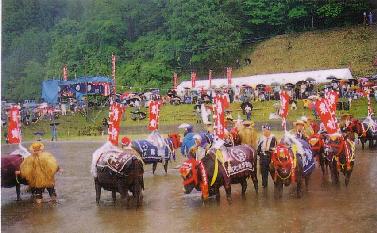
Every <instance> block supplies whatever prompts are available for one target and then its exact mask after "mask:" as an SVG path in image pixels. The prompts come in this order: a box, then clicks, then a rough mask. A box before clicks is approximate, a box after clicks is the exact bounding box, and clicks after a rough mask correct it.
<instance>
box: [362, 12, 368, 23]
mask: <svg viewBox="0 0 377 233" xmlns="http://www.w3.org/2000/svg"><path fill="white" fill-rule="evenodd" d="M367 23H368V19H367V13H366V12H365V11H364V13H363V24H364V26H366V25H367Z"/></svg>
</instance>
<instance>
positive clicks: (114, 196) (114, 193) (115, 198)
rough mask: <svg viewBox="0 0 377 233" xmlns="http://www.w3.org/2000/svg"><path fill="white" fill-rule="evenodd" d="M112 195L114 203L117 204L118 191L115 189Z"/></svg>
mask: <svg viewBox="0 0 377 233" xmlns="http://www.w3.org/2000/svg"><path fill="white" fill-rule="evenodd" d="M111 196H112V198H113V203H114V204H115V202H116V200H117V192H116V191H115V190H113V191H112V192H111Z"/></svg>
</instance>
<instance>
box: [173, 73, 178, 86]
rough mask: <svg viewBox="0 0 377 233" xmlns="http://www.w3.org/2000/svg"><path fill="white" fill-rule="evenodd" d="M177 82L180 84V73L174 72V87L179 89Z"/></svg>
mask: <svg viewBox="0 0 377 233" xmlns="http://www.w3.org/2000/svg"><path fill="white" fill-rule="evenodd" d="M177 84H178V74H177V73H175V72H174V74H173V88H174V89H177Z"/></svg>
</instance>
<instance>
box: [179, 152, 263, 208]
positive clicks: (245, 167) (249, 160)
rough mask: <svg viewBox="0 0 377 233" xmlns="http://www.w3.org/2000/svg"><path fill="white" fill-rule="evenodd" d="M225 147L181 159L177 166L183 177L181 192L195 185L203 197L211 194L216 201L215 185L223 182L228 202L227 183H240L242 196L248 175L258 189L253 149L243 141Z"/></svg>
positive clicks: (218, 196)
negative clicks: (239, 143) (182, 161)
mask: <svg viewBox="0 0 377 233" xmlns="http://www.w3.org/2000/svg"><path fill="white" fill-rule="evenodd" d="M225 150H226V151H223V152H222V153H221V152H220V150H218V149H214V148H212V149H210V150H209V151H208V152H207V154H206V155H205V157H204V158H202V159H201V160H199V161H198V160H195V159H194V158H190V159H189V160H187V161H186V162H184V164H183V165H182V166H181V168H180V174H181V176H182V178H183V185H184V189H185V193H190V192H191V191H192V190H193V189H194V188H195V189H197V190H201V191H202V198H203V200H206V199H207V197H208V196H212V195H215V196H216V200H217V202H219V201H220V190H219V189H220V187H221V186H224V189H225V192H226V196H227V200H228V202H229V203H230V202H231V184H241V186H242V196H243V197H245V192H246V189H247V178H249V177H250V178H252V180H253V183H254V188H255V191H256V192H258V178H257V156H256V153H255V150H254V149H253V148H251V147H250V146H247V145H241V146H235V147H229V148H226V149H225ZM224 154H226V156H225V155H224ZM223 155H224V158H223Z"/></svg>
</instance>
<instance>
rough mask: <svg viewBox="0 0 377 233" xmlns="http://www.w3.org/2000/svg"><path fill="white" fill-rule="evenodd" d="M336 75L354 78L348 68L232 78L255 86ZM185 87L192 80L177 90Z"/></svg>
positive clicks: (214, 83)
mask: <svg viewBox="0 0 377 233" xmlns="http://www.w3.org/2000/svg"><path fill="white" fill-rule="evenodd" d="M330 76H334V77H336V78H338V79H352V78H353V77H352V74H351V71H350V70H349V69H348V68H346V69H329V70H315V71H304V72H293V73H275V74H260V75H253V76H247V77H236V78H233V79H232V86H236V85H239V86H242V85H249V86H254V85H257V84H265V85H271V83H273V82H278V83H280V84H282V85H284V84H286V83H293V84H295V83H297V82H298V81H301V80H306V79H308V78H312V79H314V80H315V81H316V82H318V83H324V82H329V80H327V79H326V78H327V77H330ZM227 84H228V83H227V79H226V78H216V79H212V86H216V87H220V86H223V85H227ZM196 86H204V87H206V88H208V87H209V81H208V80H198V81H196ZM184 88H191V81H183V82H182V83H181V84H179V85H178V86H177V90H178V91H181V90H183V89H184Z"/></svg>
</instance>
